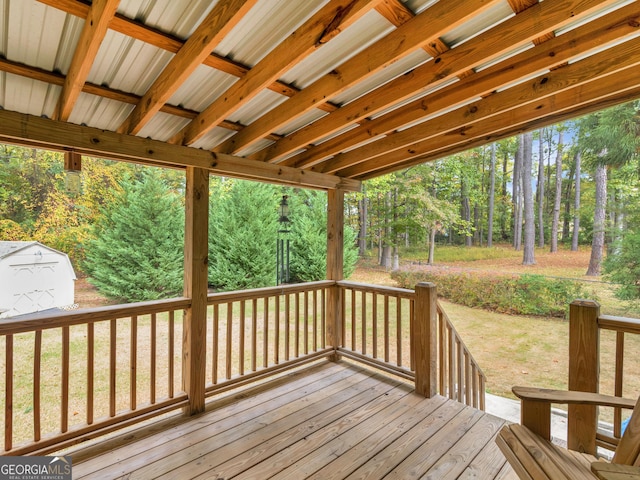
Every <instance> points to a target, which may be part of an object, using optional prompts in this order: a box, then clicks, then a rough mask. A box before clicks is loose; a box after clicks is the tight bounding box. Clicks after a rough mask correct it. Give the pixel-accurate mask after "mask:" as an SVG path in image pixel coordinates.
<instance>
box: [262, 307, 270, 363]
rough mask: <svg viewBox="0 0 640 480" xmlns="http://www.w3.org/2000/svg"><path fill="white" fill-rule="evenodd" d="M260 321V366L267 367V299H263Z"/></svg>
mask: <svg viewBox="0 0 640 480" xmlns="http://www.w3.org/2000/svg"><path fill="white" fill-rule="evenodd" d="M262 318H263V321H262V335H263V336H262V366H263V367H264V368H267V367H268V366H269V297H264V314H263V317H262Z"/></svg>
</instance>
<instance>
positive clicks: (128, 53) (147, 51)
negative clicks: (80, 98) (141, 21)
mask: <svg viewBox="0 0 640 480" xmlns="http://www.w3.org/2000/svg"><path fill="white" fill-rule="evenodd" d="M171 58H173V54H172V53H170V52H167V51H165V50H161V49H159V48H157V47H154V46H152V45H149V44H148V43H144V42H141V41H139V40H134V39H132V38H131V37H127V36H125V35H122V34H120V33H118V32H114V31H112V30H110V31H109V32H108V33H107V35H106V37H105V39H104V41H103V42H102V45H101V46H100V50H99V51H98V55H97V57H96V60H95V62H94V63H93V66H92V68H91V71H90V72H89V81H90V82H93V83H97V84H105V83H106V84H107V85H108V86H109V87H111V88H115V89H118V90H123V91H125V92H132V93H135V94H137V95H142V94H144V92H146V91H147V90H148V89H149V87H150V86H151V85H152V84H153V82H154V81H155V79H156V78H157V77H158V75H160V73H161V72H162V70H163V69H164V68H165V67H166V66H167V64H168V63H169V61H171Z"/></svg>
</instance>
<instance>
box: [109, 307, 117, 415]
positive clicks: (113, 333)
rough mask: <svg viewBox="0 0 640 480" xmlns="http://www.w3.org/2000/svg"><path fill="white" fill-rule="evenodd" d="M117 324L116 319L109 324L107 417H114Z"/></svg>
mask: <svg viewBox="0 0 640 480" xmlns="http://www.w3.org/2000/svg"><path fill="white" fill-rule="evenodd" d="M117 341H118V337H117V324H116V319H115V318H114V319H112V320H110V324H109V416H110V417H115V416H116V344H117Z"/></svg>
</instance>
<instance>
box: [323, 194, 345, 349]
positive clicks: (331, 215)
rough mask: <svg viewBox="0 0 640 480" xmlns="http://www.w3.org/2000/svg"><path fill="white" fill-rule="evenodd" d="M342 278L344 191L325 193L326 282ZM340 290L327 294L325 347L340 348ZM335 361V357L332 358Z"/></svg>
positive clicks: (334, 286) (336, 289)
mask: <svg viewBox="0 0 640 480" xmlns="http://www.w3.org/2000/svg"><path fill="white" fill-rule="evenodd" d="M343 278H344V191H343V190H329V191H328V192H327V280H335V281H339V280H342V279H343ZM342 301H343V299H342V289H341V288H340V287H339V286H338V285H333V286H332V287H331V288H329V289H328V294H327V320H328V321H327V325H326V334H327V345H331V346H332V347H334V348H338V347H341V346H342V341H343V339H342V322H343V321H344V319H343V317H342ZM334 360H337V357H336V358H334Z"/></svg>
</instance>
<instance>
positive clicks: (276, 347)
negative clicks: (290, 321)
mask: <svg viewBox="0 0 640 480" xmlns="http://www.w3.org/2000/svg"><path fill="white" fill-rule="evenodd" d="M275 306H276V313H275V315H276V318H275V323H274V324H273V329H274V342H275V345H274V347H273V350H274V358H273V362H274V363H275V364H276V365H277V364H278V363H280V295H276V296H275Z"/></svg>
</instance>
